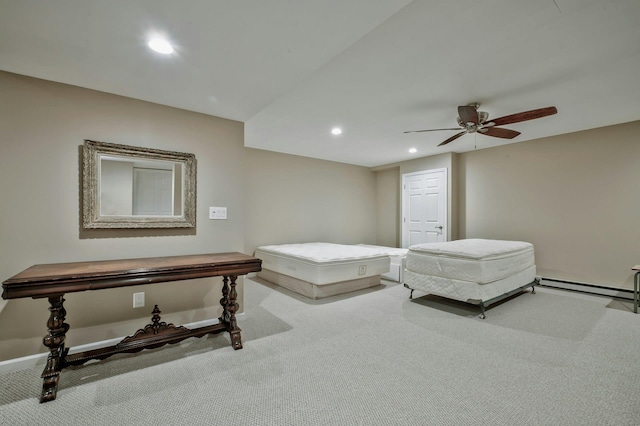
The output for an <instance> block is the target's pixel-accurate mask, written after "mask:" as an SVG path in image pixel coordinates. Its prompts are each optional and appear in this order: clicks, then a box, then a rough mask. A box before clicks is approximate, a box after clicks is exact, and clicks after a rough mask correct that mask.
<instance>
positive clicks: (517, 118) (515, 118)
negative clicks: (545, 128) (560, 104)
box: [461, 106, 558, 126]
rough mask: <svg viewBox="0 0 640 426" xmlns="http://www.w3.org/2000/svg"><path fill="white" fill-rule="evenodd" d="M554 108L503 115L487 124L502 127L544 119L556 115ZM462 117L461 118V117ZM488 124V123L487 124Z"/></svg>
mask: <svg viewBox="0 0 640 426" xmlns="http://www.w3.org/2000/svg"><path fill="white" fill-rule="evenodd" d="M557 112H558V110H557V109H556V107H553V106H552V107H546V108H539V109H533V110H531V111H525V112H518V113H516V114H511V115H505V116H504V117H500V118H494V119H493V120H489V123H494V125H495V126H502V125H503V124H512V123H519V122H521V121H527V120H535V119H536V118H542V117H546V116H548V115H553V114H555V113H557ZM461 117H462V116H461ZM487 124H488V123H487Z"/></svg>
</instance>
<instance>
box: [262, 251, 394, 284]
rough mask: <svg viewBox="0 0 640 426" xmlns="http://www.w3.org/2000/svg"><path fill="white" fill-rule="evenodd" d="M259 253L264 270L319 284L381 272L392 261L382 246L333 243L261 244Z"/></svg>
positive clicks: (386, 268) (384, 271)
mask: <svg viewBox="0 0 640 426" xmlns="http://www.w3.org/2000/svg"><path fill="white" fill-rule="evenodd" d="M255 257H257V258H259V259H262V269H263V270H270V271H273V272H277V273H280V274H284V275H288V276H290V277H293V278H297V279H299V280H302V281H306V282H309V283H311V284H316V285H325V284H332V283H336V282H340V281H349V280H355V279H361V278H367V277H372V276H376V275H381V274H384V273H386V272H388V271H389V265H390V258H389V256H388V255H387V254H385V253H381V252H380V250H377V249H373V248H369V247H361V246H356V245H344V244H332V243H302V244H280V245H269V246H261V247H258V248H257V249H256V252H255ZM258 276H261V275H260V273H258Z"/></svg>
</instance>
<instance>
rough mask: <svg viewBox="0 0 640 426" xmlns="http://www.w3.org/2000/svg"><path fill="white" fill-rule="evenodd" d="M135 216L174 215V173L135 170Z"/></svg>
mask: <svg viewBox="0 0 640 426" xmlns="http://www.w3.org/2000/svg"><path fill="white" fill-rule="evenodd" d="M133 214H134V215H151V216H171V215H172V214H173V172H172V171H171V170H157V169H142V168H138V167H134V169H133Z"/></svg>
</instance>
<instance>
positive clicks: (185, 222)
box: [82, 140, 196, 229]
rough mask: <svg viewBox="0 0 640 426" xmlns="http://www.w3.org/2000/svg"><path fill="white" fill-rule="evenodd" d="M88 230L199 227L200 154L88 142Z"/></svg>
mask: <svg viewBox="0 0 640 426" xmlns="http://www.w3.org/2000/svg"><path fill="white" fill-rule="evenodd" d="M82 157H83V158H82V179H83V181H82V191H83V197H82V215H83V220H82V226H83V227H84V228H85V229H96V228H103V229H104V228H193V227H195V226H196V158H195V155H194V154H188V153H183V152H174V151H163V150H159V149H152V148H141V147H134V146H127V145H120V144H113V143H106V142H97V141H91V140H85V142H84V146H83V155H82Z"/></svg>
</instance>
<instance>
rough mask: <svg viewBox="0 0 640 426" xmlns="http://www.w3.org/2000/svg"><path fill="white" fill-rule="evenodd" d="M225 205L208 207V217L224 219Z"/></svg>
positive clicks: (225, 216) (225, 213)
mask: <svg viewBox="0 0 640 426" xmlns="http://www.w3.org/2000/svg"><path fill="white" fill-rule="evenodd" d="M226 218H227V208H226V207H209V219H226Z"/></svg>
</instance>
